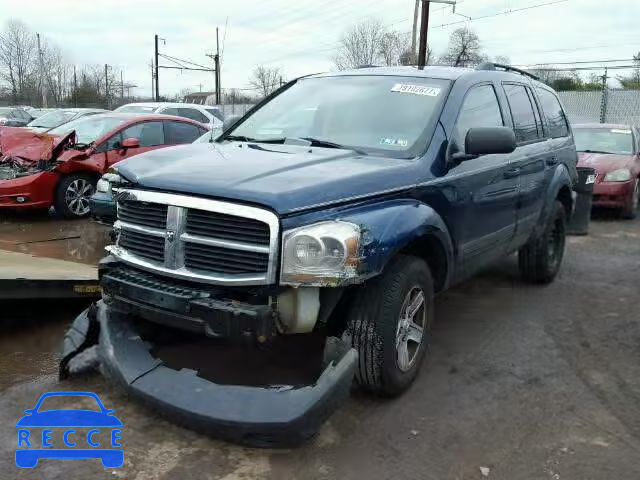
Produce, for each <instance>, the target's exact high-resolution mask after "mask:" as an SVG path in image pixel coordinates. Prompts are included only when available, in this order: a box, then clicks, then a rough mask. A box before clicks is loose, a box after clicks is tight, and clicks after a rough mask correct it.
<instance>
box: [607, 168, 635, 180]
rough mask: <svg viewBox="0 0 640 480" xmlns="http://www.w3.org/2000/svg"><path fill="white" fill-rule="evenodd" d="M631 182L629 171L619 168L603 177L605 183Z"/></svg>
mask: <svg viewBox="0 0 640 480" xmlns="http://www.w3.org/2000/svg"><path fill="white" fill-rule="evenodd" d="M628 180H631V170H629V169H628V168H621V169H619V170H614V171H613V172H609V173H607V175H605V177H604V181H605V182H626V181H628Z"/></svg>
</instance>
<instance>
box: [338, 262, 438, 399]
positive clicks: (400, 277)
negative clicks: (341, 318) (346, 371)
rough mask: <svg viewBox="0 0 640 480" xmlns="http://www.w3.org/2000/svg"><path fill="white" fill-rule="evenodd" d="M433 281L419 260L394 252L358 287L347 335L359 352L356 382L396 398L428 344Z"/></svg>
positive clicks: (409, 383) (407, 386)
mask: <svg viewBox="0 0 640 480" xmlns="http://www.w3.org/2000/svg"><path fill="white" fill-rule="evenodd" d="M432 322H433V280H432V277H431V272H430V270H429V267H428V265H427V264H426V263H425V262H424V261H423V260H422V259H420V258H417V257H413V256H404V255H401V256H398V257H397V258H396V259H395V260H393V261H392V263H391V264H390V265H389V266H388V267H387V268H386V269H385V271H384V273H383V274H382V275H381V276H380V277H378V278H375V279H374V280H372V281H371V282H368V283H367V284H366V285H364V286H363V287H360V289H359V291H358V292H357V293H356V298H355V299H354V302H353V304H352V307H351V310H350V313H349V320H348V324H347V329H346V331H345V339H347V340H351V344H352V345H353V347H354V348H355V349H356V350H357V351H358V357H359V359H358V362H359V365H358V368H357V370H356V381H357V382H358V384H359V385H360V386H361V387H362V388H364V389H365V390H369V391H371V392H374V393H378V394H382V395H389V396H395V395H399V394H400V393H402V392H404V391H405V390H406V389H407V388H409V386H410V385H411V384H412V383H413V381H414V380H415V378H416V375H417V374H418V371H419V369H420V366H421V364H422V361H423V359H424V356H425V354H426V352H427V350H428V348H429V342H430V333H431V325H432Z"/></svg>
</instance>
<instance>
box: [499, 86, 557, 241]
mask: <svg viewBox="0 0 640 480" xmlns="http://www.w3.org/2000/svg"><path fill="white" fill-rule="evenodd" d="M502 86H503V90H504V94H505V96H506V99H507V103H508V105H509V110H510V112H511V118H510V120H511V123H512V126H513V130H514V132H515V134H516V142H517V145H518V147H517V148H516V151H515V152H514V153H513V154H512V155H511V167H510V169H509V172H508V175H509V176H513V177H514V178H516V179H517V180H518V202H517V227H516V235H515V236H514V239H513V243H512V245H511V248H517V247H519V246H521V245H522V243H524V242H526V241H527V239H528V238H529V237H530V236H531V234H532V233H533V229H534V228H535V226H536V224H537V222H538V220H539V218H540V213H541V211H542V206H543V205H544V201H545V198H544V194H545V192H546V179H545V171H546V169H547V163H546V162H547V161H548V160H549V158H550V156H551V151H550V150H549V146H548V145H547V143H546V138H545V131H544V126H543V124H542V117H541V115H540V111H539V109H538V104H537V102H536V99H535V97H534V95H533V91H532V89H531V87H530V86H529V85H527V84H524V83H506V82H505V83H503V84H502Z"/></svg>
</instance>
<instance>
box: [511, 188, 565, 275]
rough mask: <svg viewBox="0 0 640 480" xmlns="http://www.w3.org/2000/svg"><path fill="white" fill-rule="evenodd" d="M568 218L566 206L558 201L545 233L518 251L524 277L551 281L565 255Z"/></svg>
mask: <svg viewBox="0 0 640 480" xmlns="http://www.w3.org/2000/svg"><path fill="white" fill-rule="evenodd" d="M566 230H567V220H566V214H565V211H564V206H563V205H562V203H561V202H559V201H556V202H555V203H554V205H553V209H552V211H551V215H549V219H548V221H547V226H546V228H545V230H544V233H543V234H542V235H541V236H539V237H537V238H534V239H533V240H531V241H529V243H528V244H526V245H525V246H524V247H522V248H521V249H520V251H519V252H518V266H519V267H520V273H521V274H522V277H523V278H524V279H525V280H527V281H529V282H532V283H551V282H552V281H553V280H554V279H555V278H556V275H557V274H558V271H559V270H560V265H561V264H562V258H563V257H564V246H565V236H566Z"/></svg>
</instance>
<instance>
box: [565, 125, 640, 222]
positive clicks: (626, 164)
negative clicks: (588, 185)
mask: <svg viewBox="0 0 640 480" xmlns="http://www.w3.org/2000/svg"><path fill="white" fill-rule="evenodd" d="M573 131H574V135H575V140H576V149H577V150H578V154H579V157H580V160H579V162H578V167H591V168H594V169H595V170H596V173H597V176H596V184H595V186H594V190H593V205H594V206H596V207H607V208H616V209H619V210H620V211H621V212H622V214H623V216H624V217H625V218H635V216H636V214H637V211H638V202H639V199H640V134H639V132H638V129H637V128H636V127H634V126H631V125H611V124H602V123H597V124H595V123H594V124H584V125H575V126H574V128H573Z"/></svg>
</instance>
